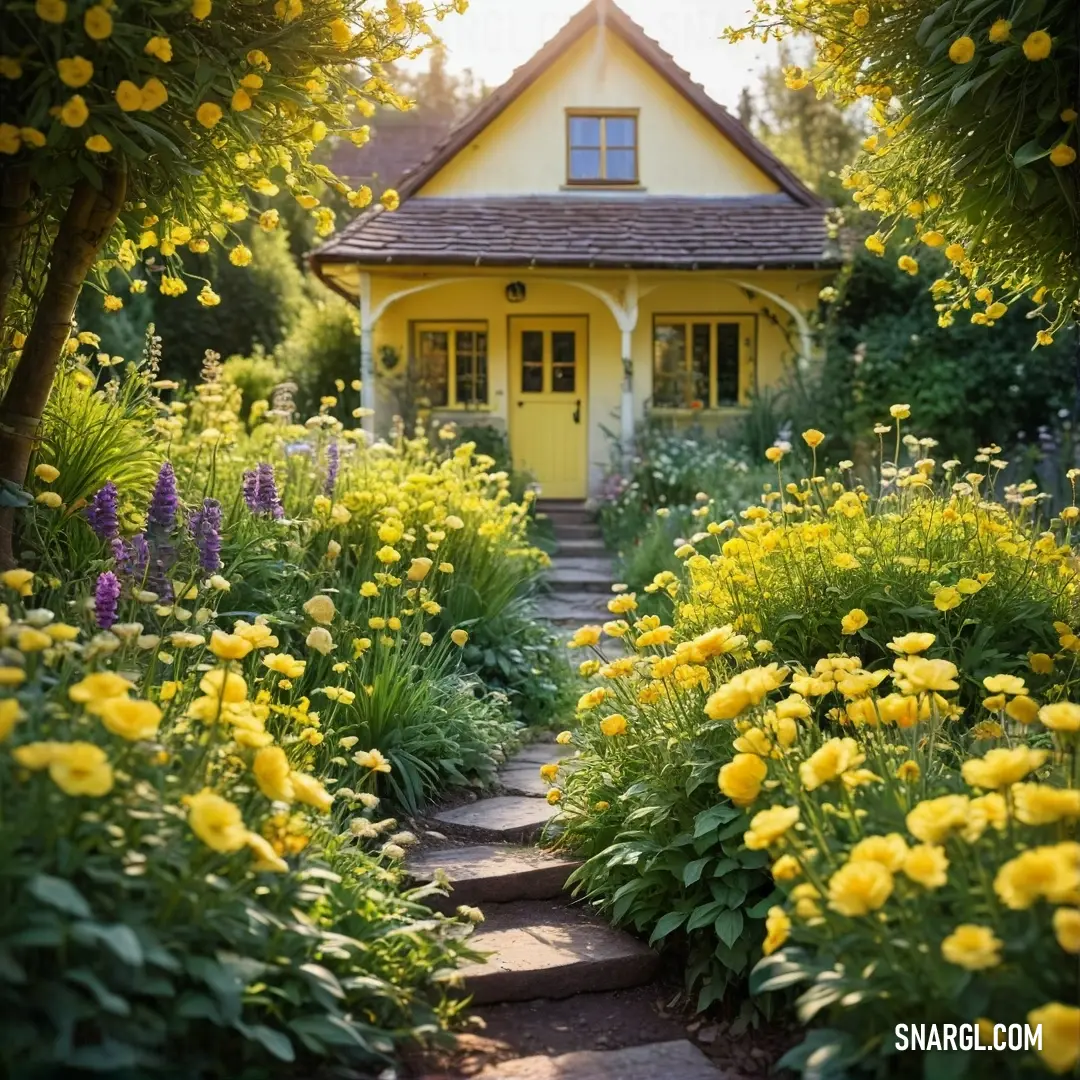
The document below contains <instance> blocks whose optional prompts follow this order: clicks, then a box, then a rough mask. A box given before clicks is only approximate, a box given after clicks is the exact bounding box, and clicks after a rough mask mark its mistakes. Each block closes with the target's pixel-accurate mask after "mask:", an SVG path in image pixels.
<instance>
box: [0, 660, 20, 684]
mask: <svg viewBox="0 0 1080 1080" xmlns="http://www.w3.org/2000/svg"><path fill="white" fill-rule="evenodd" d="M24 682H26V672H25V671H23V669H22V668H21V667H14V666H12V665H11V664H0V686H19V685H21V684H22V683H24Z"/></svg>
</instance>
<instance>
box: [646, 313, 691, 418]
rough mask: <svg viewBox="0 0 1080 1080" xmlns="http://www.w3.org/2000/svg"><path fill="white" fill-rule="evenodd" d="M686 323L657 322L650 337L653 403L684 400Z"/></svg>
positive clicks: (672, 404)
mask: <svg viewBox="0 0 1080 1080" xmlns="http://www.w3.org/2000/svg"><path fill="white" fill-rule="evenodd" d="M686 379H687V371H686V326H685V325H684V324H682V323H657V324H656V330H655V333H654V337H653V404H654V405H659V406H668V407H675V408H680V407H682V406H684V405H686V404H687V397H688V395H687V392H686V390H687V386H686Z"/></svg>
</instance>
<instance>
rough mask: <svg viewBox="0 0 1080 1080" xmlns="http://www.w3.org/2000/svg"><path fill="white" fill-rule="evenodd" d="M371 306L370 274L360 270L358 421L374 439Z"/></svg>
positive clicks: (373, 312) (372, 439)
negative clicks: (359, 415)
mask: <svg viewBox="0 0 1080 1080" xmlns="http://www.w3.org/2000/svg"><path fill="white" fill-rule="evenodd" d="M377 318H378V316H377V314H376V313H375V311H374V309H373V308H372V306H371V274H369V273H368V272H367V271H366V270H361V271H360V406H361V408H363V409H364V410H365V413H364V416H363V418H362V419H361V421H360V425H361V427H362V428H363V429H364V431H365V432H367V434H368V436H369V441H371V442H374V440H375V353H374V336H375V333H374V332H375V320H376V319H377Z"/></svg>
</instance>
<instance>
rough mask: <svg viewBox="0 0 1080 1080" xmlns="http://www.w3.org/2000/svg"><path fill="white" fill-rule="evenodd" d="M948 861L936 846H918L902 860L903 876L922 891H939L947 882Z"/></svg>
mask: <svg viewBox="0 0 1080 1080" xmlns="http://www.w3.org/2000/svg"><path fill="white" fill-rule="evenodd" d="M948 869H949V860H948V859H947V858H946V856H945V849H944V848H943V847H941V846H940V845H938V844H918V845H917V846H916V847H913V848H912V849H911V850H910V851H909V852H908V854H907V857H906V858H905V859H904V866H903V870H904V876H905V877H908V878H910V879H911V880H912V881H914V882H915V883H916V884H918V885H921V886H922V887H923V888H924V889H940V888H941V886H942V885H944V884H945V883H946V882H947V881H948V880H949V878H948Z"/></svg>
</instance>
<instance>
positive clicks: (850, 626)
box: [840, 608, 870, 634]
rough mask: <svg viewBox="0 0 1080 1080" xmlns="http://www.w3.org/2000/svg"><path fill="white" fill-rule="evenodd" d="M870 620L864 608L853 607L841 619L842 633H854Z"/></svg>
mask: <svg viewBox="0 0 1080 1080" xmlns="http://www.w3.org/2000/svg"><path fill="white" fill-rule="evenodd" d="M869 621H870V618H869V616H868V615H867V614H866V612H865V611H863V609H862V608H852V609H851V610H850V611H849V612H848V613H847V614H846V615H845V616H844V617H843V618H842V619H841V620H840V633H842V634H854V633H855V632H856V631H858V630H861V629H862V628H863V627H864V626H866V624H867V623H868V622H869Z"/></svg>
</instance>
